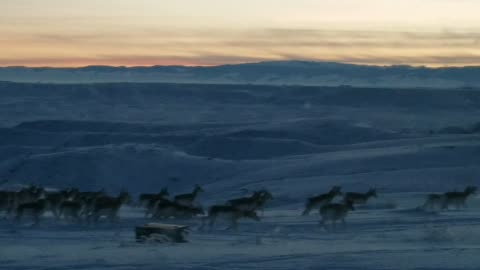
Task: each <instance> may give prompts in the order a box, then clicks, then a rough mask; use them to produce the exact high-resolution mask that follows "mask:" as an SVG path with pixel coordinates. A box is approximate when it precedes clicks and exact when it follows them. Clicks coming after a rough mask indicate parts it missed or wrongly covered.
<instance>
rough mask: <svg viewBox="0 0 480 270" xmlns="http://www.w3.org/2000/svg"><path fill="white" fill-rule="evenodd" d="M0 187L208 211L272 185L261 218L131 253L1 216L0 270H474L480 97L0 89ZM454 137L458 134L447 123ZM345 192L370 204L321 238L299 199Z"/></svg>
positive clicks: (105, 241)
mask: <svg viewBox="0 0 480 270" xmlns="http://www.w3.org/2000/svg"><path fill="white" fill-rule="evenodd" d="M0 88H1V89H0V90H1V91H0V103H1V106H0V120H2V123H1V124H0V125H1V127H0V183H1V186H0V188H2V189H8V188H15V187H18V185H22V184H38V185H43V186H48V187H55V188H65V187H71V186H75V187H79V188H80V189H83V190H96V189H99V188H102V187H104V188H106V189H107V191H108V192H110V193H112V194H114V193H116V192H118V191H119V190H120V189H122V188H126V189H128V190H129V191H130V192H131V193H132V194H133V195H135V196H136V195H138V194H139V193H140V192H146V191H149V192H152V191H159V190H160V189H161V188H162V187H168V188H169V189H170V190H171V193H174V194H175V193H180V192H187V191H189V190H190V189H191V188H192V186H193V185H194V184H200V185H202V187H203V188H204V189H205V193H203V194H202V195H201V197H200V202H201V203H202V205H204V206H208V205H212V204H218V203H222V202H224V201H225V200H227V199H229V198H232V197H237V196H242V195H245V194H246V193H247V192H248V191H252V190H255V189H260V188H268V189H269V190H270V191H271V192H272V193H273V195H274V200H273V201H271V202H270V203H269V205H268V206H267V208H266V211H265V213H264V216H263V217H262V220H261V221H260V222H254V221H245V222H242V223H241V224H240V226H239V228H238V230H237V231H231V230H225V227H226V225H225V224H223V225H222V224H219V226H218V227H217V228H215V229H214V230H212V231H210V230H207V229H201V228H200V224H201V221H200V220H199V219H195V220H190V221H182V220H179V221H172V222H176V223H180V224H187V225H190V226H191V233H190V236H189V240H190V241H189V243H184V244H160V245H159V244H139V243H136V242H135V240H134V230H133V228H134V227H135V225H139V224H143V223H145V222H147V220H145V219H144V218H143V214H142V212H141V210H140V209H138V208H134V207H125V208H123V209H122V211H121V213H120V216H121V219H120V222H119V223H118V224H115V225H110V224H105V223H104V224H100V225H98V226H87V225H75V224H68V223H58V222H55V221H54V220H53V218H51V217H46V219H45V220H43V222H42V223H41V225H40V226H38V227H32V226H30V224H28V222H26V223H24V224H22V225H16V224H14V223H13V222H12V221H11V220H0V269H160V268H163V269H248V268H258V269H294V268H298V269H479V267H480V259H479V257H478V252H479V250H480V226H479V225H480V198H478V197H476V196H474V197H471V198H470V199H469V200H468V203H467V204H468V208H467V209H462V210H450V211H443V212H438V213H435V212H425V211H422V210H418V209H417V207H418V206H420V205H422V204H423V202H424V199H425V196H426V194H428V193H431V192H445V191H450V190H461V189H463V188H464V187H465V186H467V185H480V128H479V126H478V123H479V121H480V120H479V119H478V115H480V92H477V91H466V90H461V91H460V90H434V89H428V90H427V89H423V90H422V89H417V90H414V89H409V90H407V89H403V90H402V89H368V88H363V89H357V88H322V87H310V88H308V87H307V88H305V87H293V86H292V87H286V86H285V87H284V86H279V87H273V86H265V87H262V86H250V85H243V86H239V85H236V86H229V85H223V86H221V85H216V86H209V85H182V86H179V85H166V84H92V85H42V84H32V85H30V84H25V85H24V84H6V83H4V84H1V85H0ZM452 127H454V128H452ZM333 185H340V186H342V188H343V189H344V190H345V191H366V190H367V189H368V188H369V187H376V188H377V190H378V198H376V199H374V200H372V201H371V202H370V203H369V204H368V205H367V206H366V207H360V208H358V209H356V210H355V211H354V212H352V213H351V214H350V215H349V216H348V217H347V227H346V228H341V227H339V228H338V229H337V230H335V231H327V230H325V229H324V228H322V227H320V226H319V224H318V222H319V220H320V218H319V215H318V213H317V212H312V214H311V215H310V216H308V217H304V216H301V215H300V214H301V211H302V208H303V203H304V201H305V199H306V198H307V197H308V196H311V195H314V194H318V193H323V192H326V191H328V189H330V187H331V186H333Z"/></svg>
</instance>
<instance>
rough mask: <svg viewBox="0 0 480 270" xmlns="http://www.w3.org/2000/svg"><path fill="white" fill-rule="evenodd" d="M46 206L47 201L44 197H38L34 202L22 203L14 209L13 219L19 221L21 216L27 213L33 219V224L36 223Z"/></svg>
mask: <svg viewBox="0 0 480 270" xmlns="http://www.w3.org/2000/svg"><path fill="white" fill-rule="evenodd" d="M47 208H48V201H47V200H45V199H40V200H38V201H35V202H27V203H22V204H20V205H19V206H18V207H17V209H16V216H15V220H16V221H17V222H19V221H20V219H21V218H22V217H24V216H25V215H28V216H31V217H32V218H33V219H34V221H35V224H38V223H39V222H40V217H42V216H43V213H45V211H46V210H47Z"/></svg>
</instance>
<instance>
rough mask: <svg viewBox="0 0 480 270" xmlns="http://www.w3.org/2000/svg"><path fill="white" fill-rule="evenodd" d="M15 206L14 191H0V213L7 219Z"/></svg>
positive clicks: (15, 196) (16, 202)
mask: <svg viewBox="0 0 480 270" xmlns="http://www.w3.org/2000/svg"><path fill="white" fill-rule="evenodd" d="M17 205H18V201H17V195H16V193H15V192H14V191H0V212H1V211H4V212H5V213H6V216H7V217H8V216H9V215H10V214H11V213H12V212H13V211H14V210H15V209H16V208H17Z"/></svg>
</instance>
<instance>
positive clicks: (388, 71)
mask: <svg viewBox="0 0 480 270" xmlns="http://www.w3.org/2000/svg"><path fill="white" fill-rule="evenodd" d="M479 75H480V68H479V67H461V68H456V67H445V68H427V67H411V66H365V65H352V64H342V63H331V62H307V61H273V62H260V63H247V64H237V65H223V66H213V67H185V66H152V67H110V66H88V67H82V68H26V67H5V68H0V81H1V80H4V81H16V82H44V83H55V82H56V83H98V82H169V83H210V84H212V83H215V84H262V85H320V86H340V85H350V86H357V87H358V86H361V87H408V88H412V87H413V88H414V87H432V88H435V87H436V88H452V87H458V88H465V87H466V88H472V87H475V88H479V87H480V79H479Z"/></svg>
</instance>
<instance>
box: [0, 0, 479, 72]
mask: <svg viewBox="0 0 480 270" xmlns="http://www.w3.org/2000/svg"><path fill="white" fill-rule="evenodd" d="M0 7H1V9H0V32H2V33H3V35H2V37H1V38H0V41H1V43H0V50H1V51H3V52H6V53H4V54H2V55H0V66H32V67H35V66H55V67H67V66H73V67H78V66H89V65H108V66H151V65H185V66H214V65H224V64H238V63H245V62H256V61H272V60H288V59H307V60H311V61H318V60H321V61H329V62H342V63H354V64H368V65H412V66H432V67H436V66H472V65H480V46H479V44H480V43H479V42H480V41H479V40H480V39H479V37H480V19H479V18H478V16H477V14H476V12H475V10H479V9H480V2H478V1H474V0H462V1H453V0H440V1H436V0H425V1H417V0H406V1H394V0H387V1H385V0H382V1H380V0H366V1H362V2H361V4H360V2H358V1H355V0H341V1H332V0H325V1H313V0H301V1H295V3H294V2H292V1H288V0H281V1H273V0H264V1H253V0H247V1H242V3H240V2H237V3H235V2H228V3H227V2H225V1H219V0H204V1H201V2H200V1H198V2H192V1H188V0H180V1H175V2H169V1H153V0H140V1H133V0H117V1H101V2H98V1H94V0H85V1H82V2H72V1H60V0H44V1H39V0H19V1H9V2H6V3H2V4H0ZM459 14H461V16H459Z"/></svg>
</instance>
